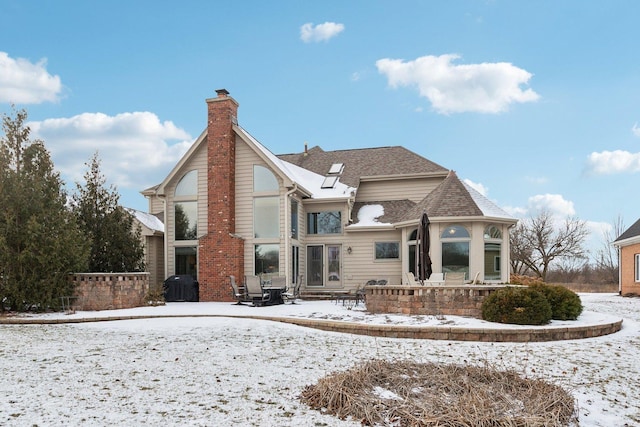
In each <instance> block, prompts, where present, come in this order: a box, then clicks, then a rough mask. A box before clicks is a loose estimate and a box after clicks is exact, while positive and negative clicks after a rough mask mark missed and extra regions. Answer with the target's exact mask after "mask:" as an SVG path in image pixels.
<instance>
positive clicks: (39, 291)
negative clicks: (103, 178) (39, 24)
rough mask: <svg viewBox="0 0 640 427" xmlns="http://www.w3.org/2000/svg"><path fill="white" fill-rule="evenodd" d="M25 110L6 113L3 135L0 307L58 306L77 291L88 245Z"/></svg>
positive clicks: (0, 145)
mask: <svg viewBox="0 0 640 427" xmlns="http://www.w3.org/2000/svg"><path fill="white" fill-rule="evenodd" d="M26 120H27V113H26V111H24V110H20V111H15V110H14V115H13V116H12V117H10V116H7V115H6V114H5V115H3V117H2V128H3V131H4V136H3V137H2V139H0V206H2V210H0V310H2V311H4V310H6V309H12V310H20V311H22V310H30V309H33V310H39V311H42V310H46V309H49V308H58V307H60V305H61V301H60V297H62V296H70V295H73V285H72V284H71V282H70V281H69V280H68V275H69V273H70V272H73V271H79V270H82V269H84V268H85V266H86V251H87V246H86V244H85V243H84V242H85V239H84V238H83V235H82V232H81V231H80V230H79V228H78V226H77V224H76V222H75V221H74V218H73V215H72V214H71V212H70V210H69V209H68V207H67V195H66V192H65V191H64V183H63V182H62V180H61V178H60V174H59V173H58V172H55V171H54V168H53V162H52V161H51V157H50V155H49V152H48V151H47V150H46V148H45V146H44V143H43V142H42V141H39V140H35V141H31V140H30V139H29V134H30V129H29V127H28V126H26V125H25V122H26Z"/></svg>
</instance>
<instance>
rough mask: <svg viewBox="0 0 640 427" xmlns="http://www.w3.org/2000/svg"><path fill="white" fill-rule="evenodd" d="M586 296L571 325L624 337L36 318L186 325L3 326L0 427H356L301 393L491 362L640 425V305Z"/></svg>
mask: <svg viewBox="0 0 640 427" xmlns="http://www.w3.org/2000/svg"><path fill="white" fill-rule="evenodd" d="M581 298H582V301H583V304H584V305H585V310H586V312H585V314H584V315H583V316H581V318H580V319H579V322H586V323H587V324H588V323H589V322H594V321H597V320H599V319H601V318H604V319H611V318H612V317H617V318H623V319H624V323H623V328H622V331H620V332H618V333H616V334H613V335H609V336H604V337H598V338H591V339H584V340H573V341H562V342H547V343H529V344H523V343H476V342H453V341H433V340H406V339H392V338H374V337H366V336H357V335H347V334H340V333H332V332H323V331H319V330H314V329H309V328H304V327H299V326H294V325H288V324H282V323H277V322H271V321H266V320H259V319H242V318H229V317H195V316H202V315H222V316H224V315H254V316H255V315H258V316H260V315H267V316H269V315H273V316H297V317H311V318H330V319H334V320H348V321H360V322H368V323H392V324H393V323H407V324H412V323H413V324H417V323H419V324H421V325H438V324H446V325H447V326H448V327H451V326H452V325H461V326H463V325H465V326H478V325H479V324H484V322H481V321H479V320H475V319H466V318H459V317H454V316H447V317H446V318H444V319H443V318H435V317H429V316H424V317H421V318H416V317H403V316H395V315H394V316H390V315H375V316H374V315H369V314H367V313H366V312H364V311H363V310H362V309H359V308H356V309H354V310H348V309H347V308H346V307H343V306H341V305H340V304H338V305H336V304H334V303H332V302H328V301H325V302H307V301H302V302H301V303H300V304H296V305H290V304H287V305H280V306H274V307H260V308H255V307H248V306H235V305H231V304H228V303H171V304H168V305H166V306H163V307H145V308H138V309H132V310H114V311H101V312H78V313H76V314H72V315H65V314H46V315H39V316H36V317H43V318H55V317H66V318H75V317H108V316H115V315H141V316H144V315H149V314H165V315H176V314H187V315H192V316H194V317H177V318H155V319H134V320H121V321H113V322H94V323H78V324H59V325H0V338H1V339H2V345H1V346H0V367H1V368H2V372H3V376H2V381H1V382H0V424H2V425H15V426H23V425H25V426H31V425H39V426H45V425H46V426H55V425H189V426H228V425H239V426H356V425H359V423H358V422H356V421H353V420H346V421H341V420H338V419H335V418H333V417H331V416H328V415H323V414H321V413H320V412H318V411H314V410H310V409H308V408H307V407H305V406H304V405H302V404H301V403H299V402H298V400H297V396H298V395H299V393H300V392H301V390H302V389H303V388H304V386H305V385H307V384H312V383H315V382H316V381H317V380H318V379H319V378H321V377H323V376H325V375H327V374H328V373H330V372H334V371H336V370H345V369H348V368H349V367H351V366H353V365H354V364H357V363H361V362H362V361H365V360H369V359H372V358H380V359H404V358H409V359H412V360H416V361H431V362H443V363H461V364H465V363H469V364H477V363H485V362H486V363H489V364H491V365H493V366H495V367H497V368H505V369H507V368H508V369H515V370H516V371H518V372H521V373H522V374H523V375H527V376H531V377H540V378H542V379H546V380H548V381H552V382H554V383H558V384H560V385H562V386H563V387H566V388H567V389H569V390H571V391H572V392H573V395H574V396H575V398H576V399H577V401H578V405H579V411H580V425H581V426H607V427H608V426H625V425H628V426H634V425H640V363H638V361H637V360H638V354H640V299H634V298H622V297H619V296H617V295H613V294H581ZM32 317H33V316H32ZM555 324H558V323H555ZM484 326H487V327H488V326H489V325H487V324H484ZM494 327H495V325H494Z"/></svg>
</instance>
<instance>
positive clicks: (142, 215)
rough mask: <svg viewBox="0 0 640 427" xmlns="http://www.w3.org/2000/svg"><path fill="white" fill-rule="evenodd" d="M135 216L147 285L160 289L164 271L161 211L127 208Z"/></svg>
mask: <svg viewBox="0 0 640 427" xmlns="http://www.w3.org/2000/svg"><path fill="white" fill-rule="evenodd" d="M128 210H129V212H131V214H132V215H133V216H134V218H135V222H134V224H135V226H140V231H141V238H142V244H143V248H144V265H145V271H147V272H149V287H150V289H152V290H154V289H155V290H159V289H162V282H163V281H164V279H165V277H164V276H165V273H164V271H165V270H164V260H165V256H164V224H163V223H162V213H161V212H160V213H158V214H157V215H152V214H149V213H146V212H141V211H138V210H135V209H128Z"/></svg>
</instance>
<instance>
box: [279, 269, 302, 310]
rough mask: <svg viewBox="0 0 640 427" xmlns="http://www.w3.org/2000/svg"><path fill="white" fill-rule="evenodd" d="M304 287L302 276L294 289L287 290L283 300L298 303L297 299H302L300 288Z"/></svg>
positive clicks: (283, 294)
mask: <svg viewBox="0 0 640 427" xmlns="http://www.w3.org/2000/svg"><path fill="white" fill-rule="evenodd" d="M301 285H302V274H301V275H300V276H298V281H297V282H296V283H295V284H294V285H293V289H291V290H289V289H287V290H286V291H284V292H283V293H282V298H284V299H285V300H286V301H291V304H295V303H296V299H298V298H300V286H301Z"/></svg>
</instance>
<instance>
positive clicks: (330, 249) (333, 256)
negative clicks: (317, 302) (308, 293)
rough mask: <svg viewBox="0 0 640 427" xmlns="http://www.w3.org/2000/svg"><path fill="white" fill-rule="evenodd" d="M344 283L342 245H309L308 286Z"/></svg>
mask: <svg viewBox="0 0 640 427" xmlns="http://www.w3.org/2000/svg"><path fill="white" fill-rule="evenodd" d="M327 285H329V286H330V287H332V288H336V287H340V286H341V285H342V245H310V246H307V286H327Z"/></svg>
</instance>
